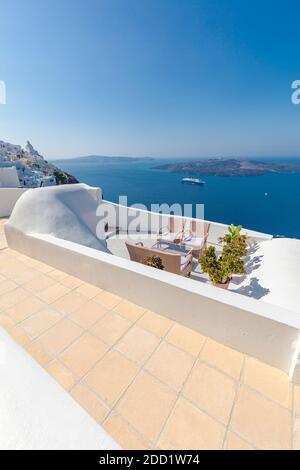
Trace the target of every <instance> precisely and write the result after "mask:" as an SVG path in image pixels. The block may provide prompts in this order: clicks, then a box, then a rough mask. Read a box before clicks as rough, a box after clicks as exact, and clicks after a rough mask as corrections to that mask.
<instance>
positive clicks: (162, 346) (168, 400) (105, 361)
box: [0, 220, 300, 449]
mask: <svg viewBox="0 0 300 470" xmlns="http://www.w3.org/2000/svg"><path fill="white" fill-rule="evenodd" d="M4 222H5V221H4V220H0V324H1V325H3V326H4V327H5V328H6V329H7V330H8V331H9V332H10V334H11V335H12V336H13V337H14V338H15V339H16V340H17V341H18V342H19V343H20V344H21V345H22V346H23V347H24V348H25V349H26V350H27V351H28V352H29V353H30V354H31V355H32V356H33V357H34V358H35V359H36V360H37V361H38V362H39V363H40V364H41V365H42V366H43V367H44V368H46V369H47V371H48V372H49V373H50V374H51V375H52V376H53V377H54V378H55V379H56V380H57V381H58V382H59V383H60V384H61V385H62V386H63V387H64V388H65V390H66V391H68V392H69V393H71V395H72V396H73V397H74V399H75V400H77V401H78V402H79V403H80V404H81V405H82V406H83V407H84V408H85V409H86V410H87V411H88V412H89V413H90V414H91V415H92V416H93V417H94V418H95V420H96V421H98V422H99V423H101V424H102V425H103V426H104V428H105V429H106V430H107V431H108V432H109V433H110V434H111V435H112V436H113V437H114V438H115V439H116V440H117V441H118V442H119V443H120V445H121V446H122V447H124V448H126V449H133V448H135V449H149V448H160V449H222V448H223V449H255V448H257V449H291V448H294V449H300V387H296V386H292V385H291V384H290V383H289V381H288V377H287V376H286V374H284V373H283V372H281V371H279V370H277V369H274V368H272V367H270V366H267V365H265V364H263V363H261V362H259V361H257V360H254V359H252V358H250V357H247V356H245V355H243V354H240V353H238V352H236V351H233V350H231V349H229V348H226V347H225V346H223V345H221V344H219V343H216V342H214V341H212V340H211V339H209V338H206V337H204V336H202V335H200V334H199V333H196V332H194V331H192V330H190V329H187V328H185V327H183V326H181V325H179V324H177V323H174V322H173V321H170V320H169V319H167V318H165V317H162V316H160V315H157V314H156V313H154V312H150V311H146V310H145V309H144V308H142V307H140V306H137V305H134V304H132V303H130V302H128V301H126V300H124V299H122V298H120V297H117V296H115V295H112V294H110V293H109V292H106V291H103V290H101V289H98V288H96V287H94V286H91V285H89V284H86V283H83V282H82V281H80V280H79V279H76V278H74V277H72V276H69V275H67V274H66V273H63V272H60V271H57V270H56V269H53V268H52V267H50V266H47V265H45V264H42V263H40V262H38V261H36V260H33V259H31V258H28V257H25V256H23V255H20V254H19V253H17V252H13V251H11V250H10V249H8V248H7V247H6V242H5V237H4V234H3V223H4Z"/></svg>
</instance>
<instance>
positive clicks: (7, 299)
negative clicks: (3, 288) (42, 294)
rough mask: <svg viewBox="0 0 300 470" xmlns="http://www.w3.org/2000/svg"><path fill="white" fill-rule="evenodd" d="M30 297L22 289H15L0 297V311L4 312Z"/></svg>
mask: <svg viewBox="0 0 300 470" xmlns="http://www.w3.org/2000/svg"><path fill="white" fill-rule="evenodd" d="M29 296H30V293H29V292H28V291H26V290H25V289H23V288H22V287H17V288H16V289H14V290H12V291H10V292H7V293H6V294H3V295H1V296H0V310H1V309H2V310H6V309H8V308H10V307H13V306H14V305H16V304H18V303H19V302H23V301H24V300H25V299H27V298H28V297H29Z"/></svg>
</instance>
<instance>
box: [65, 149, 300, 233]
mask: <svg viewBox="0 0 300 470" xmlns="http://www.w3.org/2000/svg"><path fill="white" fill-rule="evenodd" d="M260 160H262V161H266V159H263V158H261V159H260ZM167 161H168V160H166V159H164V160H159V159H157V160H145V161H143V160H142V159H141V160H138V161H133V162H128V161H124V162H120V161H119V160H118V162H113V161H112V160H111V159H109V160H108V162H106V163H102V162H97V163H87V162H82V161H78V162H76V163H74V160H73V161H72V162H68V160H65V161H63V162H62V161H60V162H59V166H60V167H61V168H62V169H63V170H65V171H68V172H69V173H71V174H73V175H74V176H75V177H76V178H77V179H78V180H79V181H80V182H84V183H88V184H90V185H92V186H100V187H101V188H102V189H103V193H104V197H105V199H107V200H110V201H113V202H118V198H119V196H120V195H126V196H127V197H128V204H129V205H131V204H134V203H142V204H145V205H146V206H147V207H148V208H150V205H151V204H161V203H163V202H164V203H167V204H173V203H180V204H181V205H183V204H193V205H195V204H204V205H205V206H204V207H205V218H206V219H207V220H212V221H217V222H223V223H225V224H230V223H233V224H241V225H243V226H244V227H246V228H248V229H253V230H258V231H261V232H265V233H270V234H273V235H282V236H287V237H295V238H300V173H281V174H268V175H264V176H239V177H237V176H234V177H222V176H203V177H202V179H204V180H205V181H206V183H207V184H206V185H205V186H189V185H184V184H182V183H181V178H182V177H184V176H188V175H187V174H182V173H172V172H169V171H166V170H155V169H153V167H155V166H156V165H159V164H161V163H166V162H167ZM173 161H174V160H173ZM267 161H272V162H284V163H300V158H298V159H295V158H293V159H287V158H282V159H278V158H277V159H268V160H267Z"/></svg>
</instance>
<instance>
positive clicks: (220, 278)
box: [199, 246, 245, 289]
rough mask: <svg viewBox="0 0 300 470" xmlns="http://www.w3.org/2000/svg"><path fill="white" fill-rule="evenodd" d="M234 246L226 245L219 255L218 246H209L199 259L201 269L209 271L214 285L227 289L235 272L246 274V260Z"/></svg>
mask: <svg viewBox="0 0 300 470" xmlns="http://www.w3.org/2000/svg"><path fill="white" fill-rule="evenodd" d="M236 251H237V250H235V248H234V247H232V246H224V248H223V251H222V253H221V254H220V255H219V256H218V255H217V253H216V248H215V247H214V246H209V247H208V248H207V249H206V250H205V251H204V253H203V256H202V257H201V259H200V260H199V263H200V266H201V269H202V271H203V272H205V273H207V274H208V276H209V279H210V281H211V282H212V283H213V285H215V286H217V287H221V288H222V289H227V288H228V286H229V283H230V281H231V278H232V275H233V274H244V273H245V268H244V261H243V260H242V259H241V257H240V256H238V255H237V252H236Z"/></svg>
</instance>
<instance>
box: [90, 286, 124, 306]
mask: <svg viewBox="0 0 300 470" xmlns="http://www.w3.org/2000/svg"><path fill="white" fill-rule="evenodd" d="M94 300H95V301H96V302H100V303H101V305H103V306H104V307H106V308H107V309H111V308H114V307H115V306H116V305H117V304H118V303H120V302H121V300H122V298H121V297H119V296H118V295H115V294H112V293H111V292H107V291H105V290H103V291H101V292H100V293H99V294H98V295H96V297H94Z"/></svg>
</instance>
